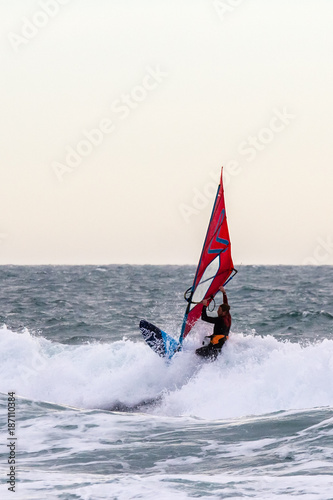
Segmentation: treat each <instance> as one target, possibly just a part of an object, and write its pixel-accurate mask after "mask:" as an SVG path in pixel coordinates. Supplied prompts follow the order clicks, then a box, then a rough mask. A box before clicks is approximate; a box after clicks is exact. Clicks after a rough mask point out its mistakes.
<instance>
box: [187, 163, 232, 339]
mask: <svg viewBox="0 0 333 500" xmlns="http://www.w3.org/2000/svg"><path fill="white" fill-rule="evenodd" d="M222 172H223V169H222V170H221V180H220V185H219V187H218V190H217V195H216V199H215V203H214V207H213V211H212V215H211V219H210V223H209V226H208V230H207V235H206V239H205V242H204V245H203V249H202V253H201V257H200V260H199V264H198V267H197V271H196V275H195V278H194V281H193V285H192V289H191V294H190V298H189V304H188V306H187V309H186V313H185V317H184V322H183V327H182V333H181V336H180V342H182V340H183V338H185V337H186V335H188V333H189V332H190V330H191V328H192V327H193V326H194V324H195V322H196V321H197V320H198V318H200V316H201V311H202V304H197V302H201V301H202V300H203V299H209V298H210V297H212V296H215V294H216V293H217V292H218V290H219V287H220V286H221V285H224V284H225V283H226V281H227V280H228V278H229V276H230V275H231V273H232V272H233V270H234V265H233V262H232V257H231V244H230V237H229V230H228V224H227V217H226V211H225V202H224V192H223V184H222Z"/></svg>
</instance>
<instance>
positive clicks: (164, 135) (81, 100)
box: [0, 0, 333, 267]
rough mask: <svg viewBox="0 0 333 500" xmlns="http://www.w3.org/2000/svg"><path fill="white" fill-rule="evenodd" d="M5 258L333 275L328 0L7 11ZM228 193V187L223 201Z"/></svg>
mask: <svg viewBox="0 0 333 500" xmlns="http://www.w3.org/2000/svg"><path fill="white" fill-rule="evenodd" d="M0 19H1V21H0V26H1V44H0V51H1V70H2V71H1V80H0V88H1V92H0V99H1V120H0V137H1V163H0V168H1V184H0V186H1V187H0V189H1V196H0V200H1V217H0V264H112V263H121V264H123V263H124V264H125V263H129V264H196V263H197V261H198V258H199V256H200V253H201V248H202V244H203V240H204V237H205V234H206V229H207V224H208V221H209V218H210V213H211V209H212V205H213V200H214V197H215V191H216V188H217V185H218V181H219V173H220V168H221V166H222V165H223V166H224V173H225V176H224V179H225V198H226V204H227V217H228V222H229V231H230V237H231V242H232V254H233V259H234V263H235V265H236V267H237V265H238V266H239V265H242V264H243V265H246V264H305V263H306V264H330V265H332V264H333V224H332V214H333V196H332V189H333V169H332V164H333V162H332V159H333V149H332V130H333V113H332V110H333V94H332V89H333V57H332V54H333V30H332V22H333V1H332V0H292V1H291V0H243V1H242V0H220V1H214V0H37V1H35V0H33V1H32V0H0ZM213 193H214V194H213Z"/></svg>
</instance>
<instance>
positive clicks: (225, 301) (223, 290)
mask: <svg viewBox="0 0 333 500" xmlns="http://www.w3.org/2000/svg"><path fill="white" fill-rule="evenodd" d="M219 290H220V291H221V292H222V293H223V304H228V297H227V293H226V291H225V289H224V287H223V286H220V288H219Z"/></svg>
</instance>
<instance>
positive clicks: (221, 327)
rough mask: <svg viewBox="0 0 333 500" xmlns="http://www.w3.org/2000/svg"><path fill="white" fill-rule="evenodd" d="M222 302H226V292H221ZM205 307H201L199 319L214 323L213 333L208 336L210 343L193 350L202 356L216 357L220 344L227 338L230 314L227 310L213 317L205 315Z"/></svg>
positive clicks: (220, 347) (219, 350)
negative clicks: (222, 314)
mask: <svg viewBox="0 0 333 500" xmlns="http://www.w3.org/2000/svg"><path fill="white" fill-rule="evenodd" d="M223 303H224V304H228V299H227V296H226V294H223ZM206 309H207V308H206V307H205V306H203V307H202V313H201V319H202V320H203V321H207V323H213V324H214V330H213V335H211V336H210V343H209V344H208V345H207V346H204V347H200V348H199V349H197V350H196V351H195V353H196V354H198V355H199V356H203V357H204V358H208V357H211V358H214V359H215V358H216V357H217V355H218V354H219V353H220V352H221V349H222V346H223V345H224V343H225V342H226V340H227V339H228V334H229V330H230V326H231V316H230V313H229V312H228V313H227V314H226V315H225V316H217V317H215V318H213V317H211V316H207V312H206Z"/></svg>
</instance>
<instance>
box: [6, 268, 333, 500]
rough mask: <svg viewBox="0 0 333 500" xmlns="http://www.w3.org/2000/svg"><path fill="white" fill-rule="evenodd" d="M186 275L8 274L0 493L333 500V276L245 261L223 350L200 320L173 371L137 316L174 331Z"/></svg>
mask: <svg viewBox="0 0 333 500" xmlns="http://www.w3.org/2000/svg"><path fill="white" fill-rule="evenodd" d="M193 273H194V268H193V267H191V266H188V267H186V266H185V267H179V266H102V267H93V266H82V267H52V266H49V267H48V266H45V267H44V266H42V267H2V268H0V276H1V281H0V283H1V289H0V294H1V297H0V322H1V324H2V326H1V327H0V359H1V363H0V391H1V393H2V394H1V395H0V396H1V397H0V408H1V413H0V414H1V434H0V435H1V436H2V437H1V447H0V451H1V453H0V471H1V484H0V490H1V498H14V497H15V498H17V499H19V498H20V499H21V498H22V499H27V498H29V499H30V498H31V499H44V498H55V499H66V500H67V499H102V498H103V499H104V498H111V499H124V500H125V499H126V500H127V499H131V498H143V499H149V498H151V499H153V498H156V497H157V496H158V498H159V499H170V498H177V499H187V498H207V499H214V498H235V499H236V498H258V499H259V498H260V499H272V498H277V497H279V498H280V499H290V498H295V497H296V498H297V497H302V499H305V500H308V499H318V500H325V499H327V500H328V499H332V498H333V494H332V491H333V478H332V458H333V415H332V407H333V340H332V335H333V292H332V285H331V283H332V278H333V269H332V267H319V268H315V267H313V268H312V267H242V268H240V269H239V273H238V274H237V276H236V277H235V278H234V280H233V281H231V282H230V284H229V285H228V288H227V291H228V297H229V302H230V304H231V307H232V310H231V312H232V318H233V324H232V334H231V335H230V339H229V341H228V343H227V344H226V346H225V347H224V350H223V352H222V354H221V356H220V357H219V358H218V359H217V360H216V361H215V362H213V363H207V362H204V361H202V360H198V359H197V357H196V356H195V354H194V350H195V348H196V347H198V346H199V345H200V344H201V341H202V338H203V337H204V335H206V334H207V333H210V325H208V324H204V323H201V322H200V321H199V322H198V324H197V326H196V327H195V329H194V331H193V334H191V335H189V337H188V338H187V339H186V342H185V345H184V350H183V351H182V352H181V353H179V354H177V355H176V356H175V357H174V358H173V360H172V362H171V363H168V364H167V363H165V362H164V361H163V360H162V359H161V358H159V357H158V356H157V355H156V354H155V353H154V352H153V351H151V350H150V349H149V347H148V346H146V345H145V344H144V342H143V341H142V340H141V336H140V332H139V330H138V322H139V320H140V319H142V318H145V319H147V320H148V321H151V322H153V323H155V324H157V325H159V326H160V327H162V328H163V329H165V330H166V331H168V332H169V333H170V334H173V335H174V336H175V337H176V336H178V335H179V330H180V326H181V322H182V318H183V314H184V309H185V302H184V300H183V292H184V290H185V289H186V288H188V286H190V284H191V281H192V279H193ZM10 391H15V393H16V396H17V400H16V420H17V422H16V425H17V433H16V436H17V457H16V458H17V468H18V472H17V478H18V481H17V484H16V492H15V494H13V493H11V492H8V490H7V485H6V474H7V473H8V464H7V460H8V449H6V442H7V437H8V429H7V393H8V392H10Z"/></svg>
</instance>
